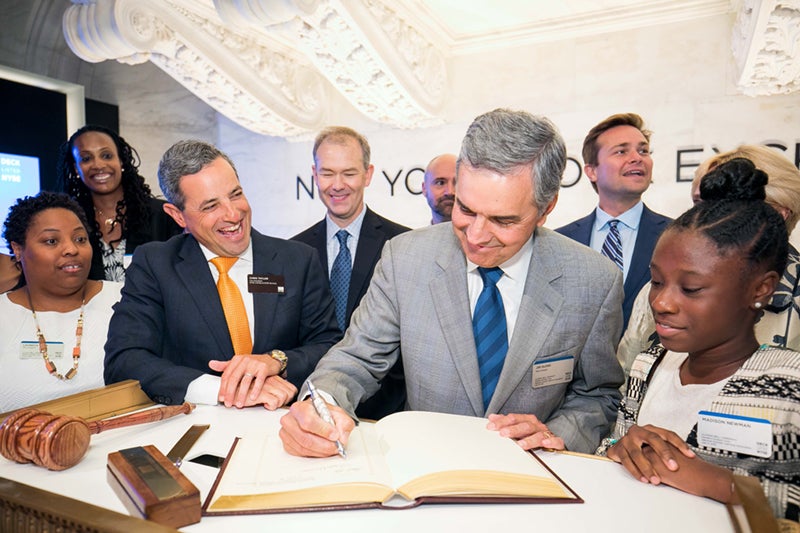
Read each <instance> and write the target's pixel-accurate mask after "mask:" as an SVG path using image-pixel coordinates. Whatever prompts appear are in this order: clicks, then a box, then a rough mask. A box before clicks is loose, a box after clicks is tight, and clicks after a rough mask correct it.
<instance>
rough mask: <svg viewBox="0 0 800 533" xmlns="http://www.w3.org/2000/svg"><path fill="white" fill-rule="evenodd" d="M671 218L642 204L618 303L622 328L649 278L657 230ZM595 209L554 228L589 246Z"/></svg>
mask: <svg viewBox="0 0 800 533" xmlns="http://www.w3.org/2000/svg"><path fill="white" fill-rule="evenodd" d="M671 220H672V219H671V218H669V217H665V216H664V215H659V214H658V213H656V212H654V211H651V210H650V209H648V208H647V206H646V205H645V206H644V209H643V210H642V218H640V219H639V231H638V233H637V235H636V244H635V245H634V248H633V257H632V258H631V264H630V267H629V268H628V276H627V277H626V278H625V299H624V300H623V302H622V319H623V325H622V331H623V332H624V331H625V329H626V328H627V327H628V320H629V319H630V318H631V310H632V309H633V301H634V300H635V299H636V295H637V294H639V291H640V290H641V289H642V287H644V285H645V284H646V283H647V282H649V281H650V259H651V258H652V257H653V250H654V249H655V247H656V242H657V241H658V237H659V236H660V235H661V232H662V231H664V230H665V229H666V227H667V224H669V222H670V221H671ZM594 221H595V211H594V210H592V212H591V213H590V214H589V215H588V216H586V217H583V218H580V219H578V220H576V221H574V222H571V223H569V224H567V225H566V226H562V227H560V228H558V229H557V230H556V231H557V232H558V233H561V234H562V235H565V236H567V237H569V238H570V239H572V240H575V241H578V242H579V243H581V244H585V245H586V246H589V245H590V244H591V239H592V229H593V228H594Z"/></svg>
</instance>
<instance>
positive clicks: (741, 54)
mask: <svg viewBox="0 0 800 533" xmlns="http://www.w3.org/2000/svg"><path fill="white" fill-rule="evenodd" d="M721 1H722V0H704V1H701V2H697V5H694V4H693V3H691V2H690V3H687V4H686V5H685V6H684V5H683V4H681V6H679V7H680V9H678V8H677V7H669V6H670V5H671V4H670V3H669V2H666V3H665V2H651V3H650V4H647V5H648V6H649V7H648V13H649V15H648V16H651V18H652V19H653V21H655V19H659V20H661V19H663V15H664V13H669V14H670V16H671V17H673V18H674V17H679V16H685V15H686V13H685V11H686V10H690V11H688V12H689V13H695V14H697V13H706V11H708V10H711V11H712V12H714V13H716V12H719V10H720V9H721V7H720V2H721ZM424 2H425V0H72V5H71V6H69V7H68V8H67V9H66V12H65V13H64V17H63V21H62V26H63V32H64V36H65V39H66V41H67V44H68V45H69V46H70V48H71V49H72V51H73V52H74V53H75V54H76V55H77V56H78V57H80V58H81V59H84V60H86V61H89V62H100V61H105V60H115V61H119V62H121V63H126V64H137V63H142V62H145V61H151V62H153V63H154V64H156V65H157V66H159V67H160V68H161V69H163V70H164V71H165V72H167V73H168V74H169V75H170V76H172V77H173V78H175V79H176V80H177V81H178V82H179V83H181V84H182V85H184V86H185V87H186V88H187V89H189V90H190V91H191V92H193V93H194V94H196V95H197V96H198V97H200V98H202V99H203V100H205V101H206V102H207V103H208V104H209V105H211V106H212V107H213V108H215V109H216V110H217V111H219V112H220V113H222V114H223V115H225V116H227V117H228V118H230V119H231V120H233V121H235V122H237V123H238V124H240V125H242V126H243V127H245V128H247V129H250V130H252V131H254V132H257V133H262V134H266V135H274V136H281V137H294V138H304V137H307V136H308V134H309V133H312V132H314V131H317V130H319V129H320V128H321V127H322V126H324V125H325V124H326V120H327V118H328V117H327V113H326V110H327V109H328V108H329V106H330V105H331V102H336V101H337V99H336V98H335V93H336V92H338V93H339V94H341V95H342V96H343V97H344V98H346V99H347V100H348V101H349V102H350V103H351V104H352V105H353V106H354V107H355V108H356V109H358V110H359V111H361V112H362V113H363V114H364V115H366V116H367V117H369V118H370V119H372V120H374V121H376V122H380V123H384V124H389V125H392V126H396V127H400V128H417V127H421V126H428V125H433V124H437V123H440V122H442V115H443V107H444V102H445V99H446V97H447V90H448V72H447V67H448V64H447V61H446V59H447V57H449V56H450V55H452V54H454V53H460V52H459V50H461V48H463V47H464V46H465V44H466V43H472V44H471V45H470V46H473V47H476V46H477V47H479V48H480V46H483V47H484V49H491V48H496V47H497V46H498V45H497V43H496V42H495V41H496V39H498V38H499V37H498V35H499V34H500V33H504V34H505V38H506V39H507V42H509V43H511V44H514V43H515V42H518V41H519V39H521V38H522V37H523V36H521V35H517V34H516V33H514V32H510V33H509V32H490V33H491V34H492V35H494V37H492V39H494V40H493V41H491V42H490V41H488V40H486V39H488V37H487V36H484V38H482V40H481V39H480V38H478V37H475V36H472V37H470V36H464V37H463V38H462V37H460V38H459V40H457V41H454V40H453V39H450V40H448V39H443V38H442V35H441V33H442V32H437V31H435V29H436V28H437V27H443V25H444V24H445V22H444V21H442V20H438V19H437V20H436V21H432V19H431V16H430V13H429V12H428V11H426V9H425V8H424V6H425V4H424ZM731 2H732V3H731V4H730V6H729V7H730V8H731V9H732V10H736V11H737V12H738V17H737V19H736V22H735V24H734V28H733V36H732V43H731V46H732V50H733V55H734V57H735V60H736V63H737V66H738V68H739V72H738V80H737V82H738V88H739V90H740V91H742V92H743V93H745V94H749V95H769V94H785V93H789V92H793V91H797V90H798V89H800V58H799V57H798V56H799V55H800V0H731ZM693 6H694V7H693ZM670 10H671V11H670ZM698 10H699V11H698ZM704 10H705V11H704ZM659 13H660V15H659V16H656V14H659ZM587 16H588V14H587V13H584V16H581V15H580V12H579V13H578V14H573V15H571V16H569V17H565V18H562V19H561V20H550V21H546V24H545V21H538V22H537V23H533V24H531V23H527V24H523V25H522V26H520V28H522V27H524V28H526V29H527V30H528V33H531V34H536V36H538V38H539V40H542V39H544V40H551V41H552V40H557V39H558V38H565V36H566V37H569V36H570V35H572V34H571V33H570V32H571V31H573V30H575V28H576V27H579V28H580V29H581V31H590V30H592V31H594V30H597V24H594V23H592V22H590V21H588V20H586V17H587ZM614 18H615V20H616V19H617V18H624V17H622V16H620V17H614ZM640 19H641V16H639V18H635V17H634V19H632V20H635V21H639V22H638V23H639V24H645V23H646V22H647V21H648V20H649V19H648V18H647V17H646V16H645V17H644V19H642V20H640ZM670 20H671V19H670ZM653 21H651V22H652V23H655V22H653ZM629 22H630V23H631V24H634V22H631V21H629ZM620 24H621V23H620ZM601 26H602V25H601ZM602 27H605V26H602ZM518 29H519V28H518ZM520 31H522V29H520ZM437 34H438V35H437ZM426 35H429V36H430V38H428V37H426ZM487 35H488V34H487ZM483 41H486V42H483ZM476 51H479V50H476ZM462 52H463V50H462Z"/></svg>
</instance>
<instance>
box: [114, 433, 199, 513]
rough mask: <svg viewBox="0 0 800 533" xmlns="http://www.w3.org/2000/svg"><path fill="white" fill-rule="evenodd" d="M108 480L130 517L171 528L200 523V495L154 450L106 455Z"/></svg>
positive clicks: (124, 451)
mask: <svg viewBox="0 0 800 533" xmlns="http://www.w3.org/2000/svg"><path fill="white" fill-rule="evenodd" d="M107 479H108V483H109V485H111V487H112V488H113V489H114V492H115V493H116V494H117V496H118V497H119V498H120V499H121V500H122V503H124V504H125V507H126V508H127V509H128V511H130V512H131V514H133V515H137V516H141V517H143V518H146V519H147V520H152V521H153V522H157V523H159V524H163V525H166V526H170V527H174V528H179V527H183V526H188V525H189V524H195V523H197V522H199V521H200V491H199V490H198V489H197V487H195V486H194V485H193V484H192V482H191V481H189V480H188V479H187V478H186V476H184V475H183V474H182V473H181V471H180V470H178V468H177V467H176V466H175V465H174V464H172V463H171V462H170V460H169V459H167V458H166V457H165V456H164V454H163V453H161V452H160V451H158V449H157V448H156V447H155V446H152V445H150V446H138V447H136V448H128V449H125V450H120V451H118V452H113V453H110V454H108V468H107Z"/></svg>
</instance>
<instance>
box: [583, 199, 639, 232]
mask: <svg viewBox="0 0 800 533" xmlns="http://www.w3.org/2000/svg"><path fill="white" fill-rule="evenodd" d="M643 211H644V203H643V202H642V201H641V200H639V201H638V202H636V205H634V206H633V207H631V208H630V209H628V210H627V211H625V212H624V213H622V214H621V215H619V216H617V217H612V216H611V215H609V214H608V213H606V212H605V211H603V210H602V209H600V206H599V205H598V206H597V209H595V216H594V229H595V231H597V230H599V229H600V228H602V227H604V226H605V225H606V224H608V222H609V221H610V220H619V221H620V222H622V223H623V224H625V225H626V226H627V227H629V228H630V229H632V230H636V229H638V228H639V221H640V220H641V219H642V212H643Z"/></svg>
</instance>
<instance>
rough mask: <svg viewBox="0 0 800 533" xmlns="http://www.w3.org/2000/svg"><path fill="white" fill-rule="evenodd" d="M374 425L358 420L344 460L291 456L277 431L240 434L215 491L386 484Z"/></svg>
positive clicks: (228, 493) (232, 492) (234, 492)
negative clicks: (358, 424)
mask: <svg viewBox="0 0 800 533" xmlns="http://www.w3.org/2000/svg"><path fill="white" fill-rule="evenodd" d="M374 432H375V428H374V425H373V424H361V425H360V426H359V427H357V428H356V429H354V430H353V432H352V433H351V434H350V440H349V442H348V444H347V459H342V458H341V457H339V456H338V455H337V456H334V457H326V458H322V459H318V458H307V457H295V456H293V455H289V454H288V453H286V451H285V450H284V449H283V444H282V443H281V440H280V438H279V437H278V434H277V432H270V433H267V432H253V433H248V434H245V435H243V436H242V438H241V440H240V441H239V443H238V444H237V445H236V449H235V450H234V452H233V455H232V457H231V460H230V462H229V464H228V466H227V468H226V470H225V473H224V475H223V476H222V479H221V481H220V484H219V487H217V491H216V494H217V495H225V496H236V495H253V494H265V493H279V492H290V491H296V490H301V489H307V488H309V487H322V486H326V485H341V484H348V483H376V484H381V485H386V486H391V485H390V483H391V479H390V476H389V472H388V469H387V467H386V463H385V462H384V460H383V458H382V457H381V454H380V449H379V448H378V446H377V444H376V441H377V437H376V436H375V434H374Z"/></svg>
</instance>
